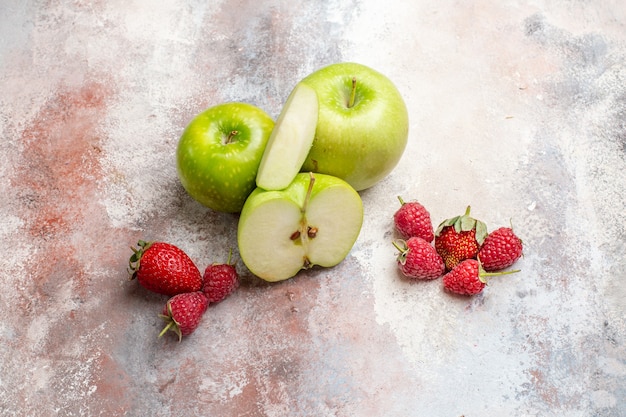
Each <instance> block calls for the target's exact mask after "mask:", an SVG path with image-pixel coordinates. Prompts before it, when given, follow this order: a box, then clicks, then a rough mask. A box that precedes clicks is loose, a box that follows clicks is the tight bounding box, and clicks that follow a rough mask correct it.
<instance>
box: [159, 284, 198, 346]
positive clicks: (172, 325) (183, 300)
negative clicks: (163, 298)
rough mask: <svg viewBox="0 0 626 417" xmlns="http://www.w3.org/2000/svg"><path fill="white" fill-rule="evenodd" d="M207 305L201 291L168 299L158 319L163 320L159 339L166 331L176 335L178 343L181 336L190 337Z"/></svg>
mask: <svg viewBox="0 0 626 417" xmlns="http://www.w3.org/2000/svg"><path fill="white" fill-rule="evenodd" d="M208 305H209V300H207V298H206V295H204V293H203V292H202V291H195V292H187V293H183V294H177V295H175V296H173V297H172V298H170V299H169V300H168V302H167V304H166V305H165V307H164V308H163V312H162V313H161V314H160V317H161V318H162V319H163V320H165V323H166V324H165V327H164V328H163V330H161V333H159V337H161V336H163V335H164V334H165V333H167V331H168V330H171V331H173V332H174V333H176V334H177V335H178V341H180V340H182V338H183V336H187V335H190V334H191V333H193V331H194V330H196V328H197V327H198V325H199V324H200V319H201V318H202V315H203V314H204V312H205V311H206V309H207V307H208Z"/></svg>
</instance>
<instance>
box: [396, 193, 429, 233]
mask: <svg viewBox="0 0 626 417" xmlns="http://www.w3.org/2000/svg"><path fill="white" fill-rule="evenodd" d="M398 200H400V208H399V209H398V211H396V213H395V214H394V215H393V221H394V225H395V226H396V230H397V231H398V233H400V235H401V236H402V237H403V238H404V239H408V238H410V237H413V236H417V237H421V238H422V239H424V240H425V241H426V242H429V243H430V242H432V241H433V239H434V238H435V235H434V233H433V223H432V222H431V220H430V213H429V212H428V210H426V208H425V207H424V206H423V205H421V204H420V203H418V202H417V201H409V202H404V200H402V197H400V196H398Z"/></svg>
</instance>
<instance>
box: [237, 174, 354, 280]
mask: <svg viewBox="0 0 626 417" xmlns="http://www.w3.org/2000/svg"><path fill="white" fill-rule="evenodd" d="M362 223H363V204H362V201H361V197H360V196H359V194H358V193H357V192H356V191H355V190H354V189H353V188H352V187H351V186H350V185H349V184H348V183H346V182H345V181H343V180H341V179H340V178H336V177H333V176H330V175H324V174H313V173H299V174H297V175H296V177H295V178H294V180H293V181H292V183H291V184H290V185H289V186H288V187H287V188H285V189H283V190H265V189H262V188H256V189H255V190H254V191H253V192H252V194H250V196H249V197H248V199H247V200H246V203H245V204H244V206H243V209H242V211H241V216H240V219H239V224H238V229H237V241H238V245H239V254H240V256H241V259H242V261H243V262H244V264H245V265H246V267H247V268H248V269H249V270H250V271H251V272H252V273H253V274H255V275H256V276H258V277H260V278H262V279H264V280H266V281H271V282H273V281H281V280H285V279H288V278H291V277H293V276H295V275H296V274H297V273H298V272H299V271H300V270H302V269H308V268H311V267H313V266H315V265H319V266H322V267H331V266H335V265H337V264H338V263H340V262H341V261H342V260H343V259H344V258H345V257H346V256H347V255H348V253H349V252H350V250H351V249H352V247H353V245H354V243H355V242H356V239H357V237H358V235H359V232H360V230H361V225H362Z"/></svg>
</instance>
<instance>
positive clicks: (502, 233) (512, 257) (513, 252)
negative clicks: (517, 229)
mask: <svg viewBox="0 0 626 417" xmlns="http://www.w3.org/2000/svg"><path fill="white" fill-rule="evenodd" d="M522 250H523V247H522V240H521V239H520V238H519V237H517V236H516V235H515V233H513V229H511V228H510V227H501V228H499V229H496V230H494V231H493V232H491V233H489V234H488V235H487V238H485V242H484V243H483V245H482V247H481V248H480V251H478V259H480V263H481V264H482V266H483V268H484V269H485V271H499V270H501V269H505V268H508V267H509V266H511V265H513V264H514V263H515V261H517V260H518V259H519V258H520V257H521V256H522Z"/></svg>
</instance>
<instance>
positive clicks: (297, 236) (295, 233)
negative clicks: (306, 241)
mask: <svg viewBox="0 0 626 417" xmlns="http://www.w3.org/2000/svg"><path fill="white" fill-rule="evenodd" d="M299 237H300V231H299V230H296V231H295V232H293V233H292V234H291V236H289V239H291V240H296V239H298V238H299Z"/></svg>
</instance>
